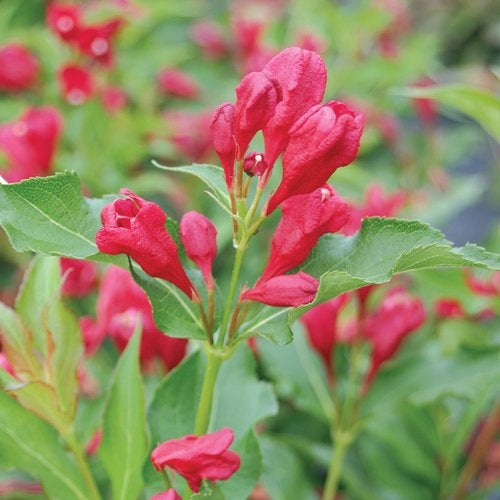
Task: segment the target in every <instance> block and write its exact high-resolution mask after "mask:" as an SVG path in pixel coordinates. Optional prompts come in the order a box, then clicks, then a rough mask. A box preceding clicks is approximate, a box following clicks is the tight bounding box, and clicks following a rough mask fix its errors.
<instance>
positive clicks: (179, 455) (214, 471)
mask: <svg viewBox="0 0 500 500" xmlns="http://www.w3.org/2000/svg"><path fill="white" fill-rule="evenodd" d="M233 440H234V434H233V431H232V430H231V429H229V428H227V427H225V428H223V429H220V430H218V431H217V432H212V433H210V434H204V435H202V436H194V435H192V434H189V435H187V436H184V437H182V438H180V439H170V440H169V441H165V442H164V443H161V444H160V445H158V446H157V447H156V448H155V449H154V450H153V452H152V453H151V461H152V462H153V465H154V466H155V468H156V469H157V470H162V469H163V468H165V467H170V468H171V469H173V470H174V471H176V472H177V473H178V474H180V475H181V476H182V477H184V479H186V481H187V483H188V485H189V487H190V488H191V489H192V490H193V491H194V492H196V493H197V492H199V491H200V487H201V482H202V481H203V480H204V479H207V480H209V481H216V480H221V479H228V478H229V477H230V476H231V475H232V474H234V473H235V472H236V471H237V470H238V469H239V467H240V457H239V456H238V455H237V454H236V453H234V452H233V451H229V450H228V448H229V446H230V445H231V443H232V442H233Z"/></svg>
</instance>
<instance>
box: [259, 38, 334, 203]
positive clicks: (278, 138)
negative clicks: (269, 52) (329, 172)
mask: <svg viewBox="0 0 500 500" xmlns="http://www.w3.org/2000/svg"><path fill="white" fill-rule="evenodd" d="M262 72H263V73H264V74H265V75H266V76H267V77H268V78H269V79H270V80H272V81H273V82H274V84H275V85H276V87H277V88H278V89H279V102H278V104H277V106H276V112H275V113H274V115H273V117H272V118H271V119H270V120H269V122H268V123H267V126H266V128H265V129H264V142H265V146H266V158H267V161H268V163H269V165H270V166H271V168H272V166H273V165H274V162H275V161H276V158H277V157H278V155H279V154H280V153H281V152H282V151H283V150H284V149H285V147H286V144H287V142H288V130H289V129H290V127H291V126H292V125H293V124H294V123H295V122H296V121H297V119H298V118H299V117H300V116H302V115H303V114H304V113H305V112H306V111H307V110H308V109H309V108H310V107H311V106H314V105H315V104H318V103H320V102H321V100H322V99H323V95H324V93H325V87H326V67H325V63H324V62H323V60H322V59H321V57H320V56H319V55H318V54H316V53H315V52H311V51H309V50H304V49H299V48H298V47H290V48H288V49H285V50H282V51H281V52H280V53H279V54H278V55H276V56H275V57H273V58H272V59H271V60H270V61H269V62H268V63H267V64H266V66H265V67H264V69H263V70H262ZM326 180H327V179H324V180H323V181H322V182H321V184H323V183H324V182H326ZM297 194H299V193H297Z"/></svg>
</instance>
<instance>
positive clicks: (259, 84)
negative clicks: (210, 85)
mask: <svg viewBox="0 0 500 500" xmlns="http://www.w3.org/2000/svg"><path fill="white" fill-rule="evenodd" d="M277 103H278V89H277V88H276V84H275V83H274V82H273V81H272V80H271V79H270V78H269V77H268V76H266V75H265V74H264V73H263V72H254V73H250V74H248V75H247V76H245V78H243V80H242V81H241V82H240V84H239V85H238V86H237V87H236V106H235V111H234V116H235V137H236V143H237V144H238V148H239V151H238V158H243V156H244V155H245V153H246V150H247V149H248V145H249V144H250V141H251V140H252V139H253V137H254V135H255V134H256V133H257V132H258V131H259V130H262V129H263V128H264V127H265V126H266V125H267V122H268V121H269V119H270V118H271V117H272V116H273V115H274V112H275V109H276V104H277Z"/></svg>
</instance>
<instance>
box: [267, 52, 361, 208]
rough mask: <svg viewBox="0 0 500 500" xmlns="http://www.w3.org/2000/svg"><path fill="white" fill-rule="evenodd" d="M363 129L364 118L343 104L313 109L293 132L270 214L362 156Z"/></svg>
mask: <svg viewBox="0 0 500 500" xmlns="http://www.w3.org/2000/svg"><path fill="white" fill-rule="evenodd" d="M318 57H319V56H318ZM362 129H363V116H362V115H361V114H358V113H356V112H354V111H352V110H351V109H350V108H349V107H348V106H347V105H345V104H343V103H341V102H338V101H330V102H328V103H326V104H321V105H317V106H313V107H312V108H310V109H309V111H307V112H306V113H305V114H304V115H303V116H302V117H301V118H300V119H299V120H297V121H296V122H295V124H294V125H293V127H292V128H291V129H290V131H289V138H290V139H289V142H288V145H287V147H286V149H285V153H284V155H283V177H282V180H281V183H280V185H279V186H278V189H277V191H276V192H275V193H274V194H273V196H271V199H270V200H269V204H268V206H267V213H268V214H270V213H271V212H272V211H273V210H274V209H275V208H276V207H277V206H278V205H279V204H280V203H282V202H283V201H284V200H286V199H287V198H289V197H290V196H295V195H299V194H305V193H310V192H311V191H314V190H315V189H317V188H318V187H320V186H321V185H322V184H324V183H325V182H326V181H327V180H328V179H329V177H330V176H331V175H332V174H333V173H334V172H335V170H337V168H339V167H342V166H345V165H348V164H349V163H351V162H352V161H353V160H354V158H355V157H356V155H357V153H358V149H359V142H360V138H361V132H362ZM266 153H267V151H266ZM268 161H269V158H268Z"/></svg>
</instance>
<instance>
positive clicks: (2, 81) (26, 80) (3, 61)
mask: <svg viewBox="0 0 500 500" xmlns="http://www.w3.org/2000/svg"><path fill="white" fill-rule="evenodd" d="M38 70H39V67H38V60H37V59H36V57H35V56H34V55H33V54H32V53H31V52H29V51H28V50H27V49H26V47H24V46H23V45H19V44H17V43H11V44H8V45H5V46H3V47H2V48H0V91H2V90H4V91H6V92H17V91H20V90H25V89H27V88H29V87H31V86H32V85H33V84H34V83H35V82H36V80H37V78H38Z"/></svg>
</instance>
